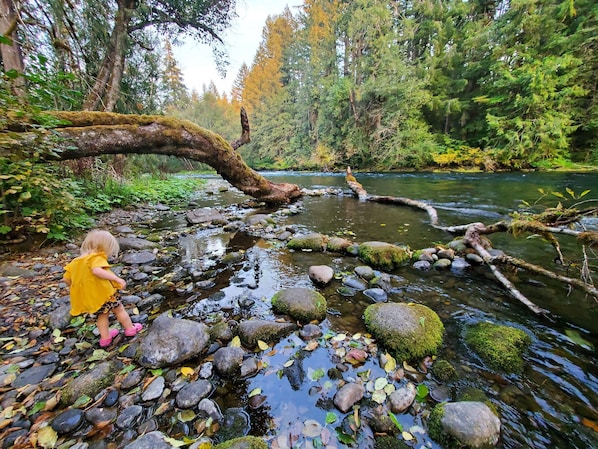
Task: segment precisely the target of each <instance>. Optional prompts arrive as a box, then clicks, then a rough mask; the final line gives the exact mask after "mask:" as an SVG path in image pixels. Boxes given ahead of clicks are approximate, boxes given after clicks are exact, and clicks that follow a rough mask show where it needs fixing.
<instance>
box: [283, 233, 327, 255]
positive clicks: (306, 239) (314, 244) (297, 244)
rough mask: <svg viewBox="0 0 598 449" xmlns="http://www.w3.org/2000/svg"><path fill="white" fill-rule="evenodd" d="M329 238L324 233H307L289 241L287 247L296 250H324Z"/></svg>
mask: <svg viewBox="0 0 598 449" xmlns="http://www.w3.org/2000/svg"><path fill="white" fill-rule="evenodd" d="M326 241H327V238H326V236H325V235H323V234H318V233H316V232H313V233H311V234H306V235H298V236H296V237H295V238H293V239H291V240H290V241H289V243H287V248H289V249H294V250H311V251H323V250H324V247H325V244H326Z"/></svg>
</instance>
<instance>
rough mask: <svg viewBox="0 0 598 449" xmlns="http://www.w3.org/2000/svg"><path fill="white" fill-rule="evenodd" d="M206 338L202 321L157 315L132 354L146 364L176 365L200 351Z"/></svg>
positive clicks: (208, 338)
mask: <svg viewBox="0 0 598 449" xmlns="http://www.w3.org/2000/svg"><path fill="white" fill-rule="evenodd" d="M209 341H210V335H209V333H208V328H207V326H206V325H205V324H203V323H197V322H195V321H191V320H185V319H180V318H171V317H169V316H167V315H160V316H159V317H158V318H156V319H155V320H154V322H153V323H152V325H151V326H150V328H149V329H148V331H147V334H146V335H145V336H144V337H143V339H142V340H141V344H140V345H139V350H138V351H137V357H136V358H137V361H138V362H139V364H140V365H141V366H145V367H146V368H161V367H164V366H169V365H176V364H179V363H181V362H184V361H185V360H189V359H190V358H193V357H195V356H197V355H199V354H200V353H202V352H203V351H204V349H206V347H207V345H208V343H209Z"/></svg>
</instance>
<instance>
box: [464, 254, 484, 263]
mask: <svg viewBox="0 0 598 449" xmlns="http://www.w3.org/2000/svg"><path fill="white" fill-rule="evenodd" d="M465 260H467V261H468V262H469V263H471V264H473V265H483V263H484V259H482V258H481V257H480V256H478V255H477V254H474V253H467V254H466V255H465Z"/></svg>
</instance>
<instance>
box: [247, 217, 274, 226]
mask: <svg viewBox="0 0 598 449" xmlns="http://www.w3.org/2000/svg"><path fill="white" fill-rule="evenodd" d="M245 223H247V224H248V225H249V226H258V225H260V226H268V224H269V223H274V220H273V219H272V217H270V215H266V214H253V215H248V216H247V217H246V218H245Z"/></svg>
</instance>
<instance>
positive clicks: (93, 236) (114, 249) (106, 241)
mask: <svg viewBox="0 0 598 449" xmlns="http://www.w3.org/2000/svg"><path fill="white" fill-rule="evenodd" d="M119 250H120V246H119V244H118V241H117V240H116V239H115V238H114V236H113V235H112V234H110V233H109V232H108V231H103V230H101V229H95V230H93V231H91V232H90V233H89V234H87V237H85V240H83V243H82V244H81V254H90V253H99V252H104V253H106V256H108V257H110V256H114V257H116V256H118V251H119Z"/></svg>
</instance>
